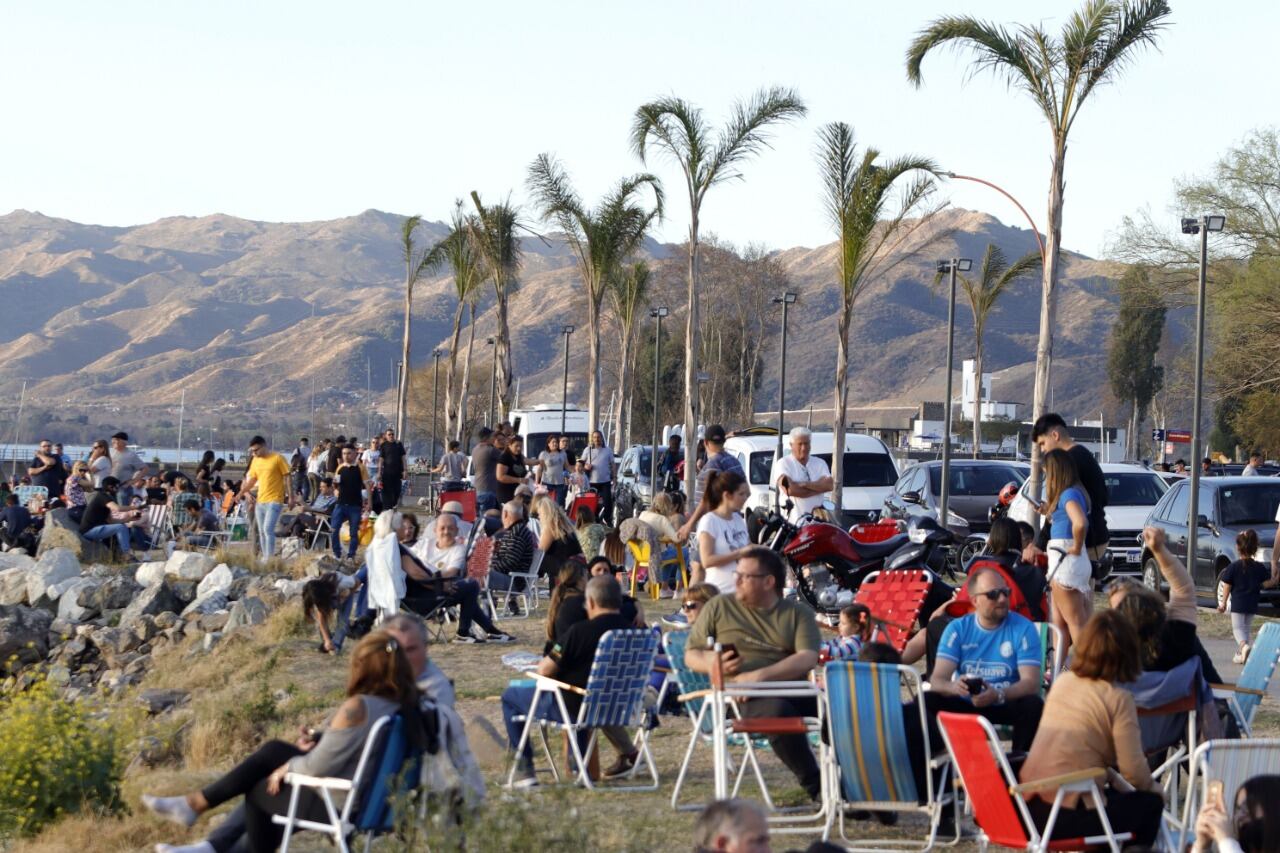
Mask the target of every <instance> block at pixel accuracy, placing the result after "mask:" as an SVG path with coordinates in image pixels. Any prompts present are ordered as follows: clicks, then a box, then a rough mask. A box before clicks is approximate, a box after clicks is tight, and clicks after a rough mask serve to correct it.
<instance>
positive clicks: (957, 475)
mask: <svg viewBox="0 0 1280 853" xmlns="http://www.w3.org/2000/svg"><path fill="white" fill-rule="evenodd" d="M1030 473H1031V468H1030V466H1028V465H1026V464H1024V463H1022V462H1005V461H1002V460H999V459H953V460H951V495H950V507H949V508H950V511H951V515H952V516H953V517H952V518H950V519H948V521H947V529H949V530H950V531H951V532H952V533H954V534H955V535H956V536H957V537H958V538H960V539H961V541H963V539H964V537H966V536H968V535H969V534H971V533H986V532H987V531H989V530H990V529H991V520H990V517H989V513H990V511H991V507H992V506H993V505H994V504H995V502H996V498H997V497H999V495H1000V490H1001V489H1002V488H1004V487H1005V485H1006V484H1008V483H1016V484H1018V485H1021V484H1022V483H1023V482H1025V481H1026V479H1027V476H1028V475H1029V474H1030ZM941 500H942V463H941V462H940V461H932V462H918V463H916V464H915V465H912V466H911V467H910V468H908V469H907V470H906V471H904V472H903V473H902V476H901V477H899V478H898V481H897V482H896V483H894V486H893V491H892V492H891V493H890V494H889V496H888V497H886V498H885V501H884V510H885V511H884V514H885V515H886V516H889V517H890V518H902V519H907V518H911V517H912V516H915V515H928V516H931V517H932V518H934V519H935V520H937V518H938V504H939V502H940V501H941Z"/></svg>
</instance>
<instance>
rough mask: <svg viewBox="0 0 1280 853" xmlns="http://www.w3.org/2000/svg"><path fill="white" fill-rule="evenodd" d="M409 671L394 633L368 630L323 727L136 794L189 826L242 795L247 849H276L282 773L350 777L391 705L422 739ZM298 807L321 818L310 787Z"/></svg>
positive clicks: (282, 809) (285, 794)
mask: <svg viewBox="0 0 1280 853" xmlns="http://www.w3.org/2000/svg"><path fill="white" fill-rule="evenodd" d="M415 677H416V674H415V673H414V672H413V670H412V668H411V667H410V665H409V660H408V658H406V657H405V654H404V652H403V651H401V649H400V644H399V643H398V642H397V641H396V640H395V638H393V637H392V636H391V635H390V634H387V633H384V632H382V631H377V632H374V633H372V634H369V635H368V636H366V637H365V638H364V639H362V640H361V641H360V644H359V645H358V646H356V650H355V652H354V653H353V654H352V656H351V670H350V674H349V676H348V678H347V698H346V700H345V701H344V702H343V703H342V705H340V706H339V707H338V709H337V710H336V711H334V713H333V714H332V715H331V716H330V718H329V721H328V723H327V725H326V727H325V728H324V729H322V730H320V731H318V732H313V731H308V732H307V733H306V734H304V735H302V737H300V738H299V739H298V740H297V741H296V742H295V743H287V742H285V741H282V740H273V741H268V742H267V743H264V744H263V745H262V746H260V747H258V749H257V750H256V751H255V752H254V753H253V754H252V755H250V756H249V757H248V758H246V759H245V760H244V761H241V762H240V763H239V764H237V765H236V766H235V767H234V768H232V769H231V771H230V772H228V773H227V774H226V775H224V776H223V777H222V778H221V779H218V780H217V781H216V782H213V783H212V784H210V785H207V786H206V787H204V788H203V789H201V790H199V791H192V792H189V793H187V794H184V795H180V796H176V797H157V796H153V795H150V794H144V795H143V797H142V802H143V804H144V805H145V806H146V807H147V808H148V809H150V810H151V811H153V812H155V813H156V814H157V815H159V816H161V817H163V818H165V819H166V820H171V821H173V822H174V823H177V824H180V825H181V826H184V827H187V826H191V824H193V823H195V821H196V818H198V817H199V816H200V815H202V814H204V813H205V812H206V811H208V810H209V809H212V808H216V807H217V806H219V805H221V804H222V803H225V802H227V801H228V800H232V799H235V798H236V797H240V796H243V797H244V806H245V836H246V839H247V841H248V843H249V849H250V850H252V851H254V853H267V851H274V850H275V849H276V847H278V846H279V844H280V838H281V835H282V834H283V831H284V827H282V826H280V825H278V824H276V823H274V822H273V821H272V817H274V816H275V815H282V814H285V813H287V812H288V809H289V798H290V794H291V792H290V789H289V788H286V787H285V786H284V785H283V784H282V783H283V781H284V777H285V774H286V773H290V772H294V773H300V774H305V775H308V776H327V777H337V778H341V779H351V778H352V777H354V776H355V771H356V765H357V764H358V763H359V761H360V754H361V752H362V751H363V749H364V743H365V740H366V739H367V737H368V736H369V732H370V731H371V730H372V728H373V725H374V723H376V722H377V721H378V720H380V719H382V718H384V717H387V716H390V715H392V714H397V713H398V714H401V715H403V717H404V720H405V735H406V737H407V738H408V739H409V742H410V744H412V745H414V746H417V747H419V748H421V747H423V746H425V744H426V730H425V728H424V726H423V720H422V714H421V712H420V711H419V706H418V688H417V687H416V686H415V684H414V679H415ZM297 814H298V815H299V816H300V817H303V818H308V819H312V820H324V819H325V817H326V810H325V805H324V801H323V800H322V799H321V798H320V797H319V796H318V795H316V794H315V793H314V792H312V791H310V790H303V791H302V792H301V793H300V795H299V798H298V808H297ZM210 846H212V845H210Z"/></svg>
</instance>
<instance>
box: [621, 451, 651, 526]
mask: <svg viewBox="0 0 1280 853" xmlns="http://www.w3.org/2000/svg"><path fill="white" fill-rule="evenodd" d="M652 463H653V445H651V444H633V445H632V446H631V447H628V448H627V450H626V452H625V453H623V454H622V461H621V462H619V463H618V476H617V477H616V478H615V479H614V483H613V505H614V515H615V516H616V517H617V520H618V521H619V522H621V521H622V519H624V518H634V517H635V516H638V515H639V514H640V513H641V512H643V511H644V510H645V509H647V508H648V506H649V502H650V501H651V500H653V491H652V490H651V489H650V488H649V466H650V465H651V464H652ZM659 478H661V475H659ZM659 482H661V479H659Z"/></svg>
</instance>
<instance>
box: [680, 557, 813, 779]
mask: <svg viewBox="0 0 1280 853" xmlns="http://www.w3.org/2000/svg"><path fill="white" fill-rule="evenodd" d="M734 583H735V584H736V591H735V594H734V595H717V596H716V597H715V598H713V599H711V600H710V601H708V602H707V603H706V604H704V605H703V606H702V612H701V613H699V614H698V618H697V621H695V622H694V623H693V628H691V629H690V631H689V641H688V644H687V650H686V651H685V662H686V663H688V664H689V668H690V669H692V670H693V671H694V672H710V671H711V665H712V663H713V662H714V655H715V652H714V651H711V650H709V649H707V647H706V646H707V638H708V637H714V638H715V640H716V642H718V643H720V644H721V646H722V647H723V648H724V649H725V651H722V652H721V653H720V661H721V667H722V668H723V672H724V674H725V677H726V678H727V679H728V680H730V681H734V682H737V683H739V684H741V683H744V682H753V681H803V680H804V679H806V678H808V676H809V672H810V671H811V670H812V669H813V668H814V667H815V666H817V664H818V646H819V644H820V643H821V638H820V636H819V634H818V622H817V619H816V618H815V617H814V615H813V611H812V610H810V609H809V608H808V607H806V606H805V605H803V604H801V603H799V602H797V601H794V600H787V599H784V598H782V589H783V587H784V585H785V583H786V570H785V568H784V567H783V565H782V560H781V559H780V558H779V557H778V555H777V554H775V553H774V552H773V551H771V550H769V549H768V548H764V547H762V546H756V547H753V548H749V549H747V552H746V554H745V555H744V556H743V557H741V558H740V559H739V560H738V571H737V573H736V575H735V578H734ZM740 707H741V709H742V714H743V716H744V717H816V716H818V708H817V702H816V700H814V699H794V698H776V699H769V698H762V697H755V696H753V697H751V699H750V700H749V701H747V702H744V703H742V705H741V706H740ZM769 745H770V746H771V747H772V748H773V751H774V752H775V753H777V755H778V757H779V758H780V759H782V762H783V763H784V764H786V765H787V768H788V769H790V770H791V772H792V773H794V774H795V776H796V779H797V780H798V781H799V782H800V784H801V785H802V786H803V787H804V789H805V790H806V791H808V792H809V795H810V796H811V797H813V798H814V799H817V798H818V797H819V796H821V775H820V773H819V771H818V763H817V761H815V760H814V757H813V751H812V750H811V749H810V748H809V739H808V738H807V737H805V736H804V735H770V736H769Z"/></svg>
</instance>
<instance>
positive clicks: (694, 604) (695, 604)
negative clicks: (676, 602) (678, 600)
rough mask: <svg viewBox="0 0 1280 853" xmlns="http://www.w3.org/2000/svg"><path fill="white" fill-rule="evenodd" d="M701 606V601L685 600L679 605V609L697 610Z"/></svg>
mask: <svg viewBox="0 0 1280 853" xmlns="http://www.w3.org/2000/svg"><path fill="white" fill-rule="evenodd" d="M701 606H702V602H700V601H686V602H685V603H684V604H682V605H680V609H681V610H697V609H698V608H699V607H701Z"/></svg>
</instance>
